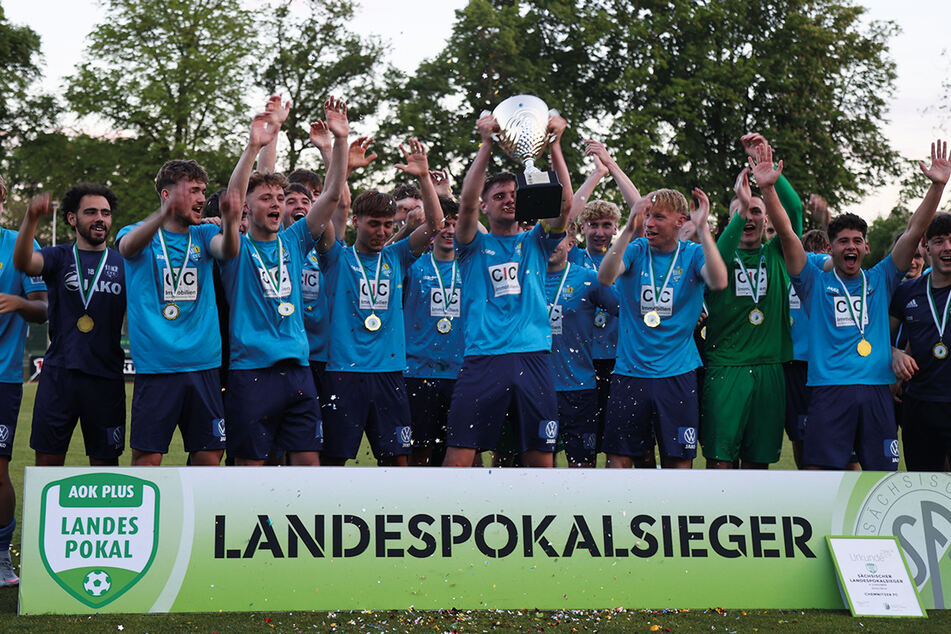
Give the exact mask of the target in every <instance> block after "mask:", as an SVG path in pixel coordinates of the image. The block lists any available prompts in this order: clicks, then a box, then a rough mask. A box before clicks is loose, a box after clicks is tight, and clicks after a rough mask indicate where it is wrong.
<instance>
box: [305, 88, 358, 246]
mask: <svg viewBox="0 0 951 634" xmlns="http://www.w3.org/2000/svg"><path fill="white" fill-rule="evenodd" d="M324 116H325V118H326V120H327V128H328V130H330V133H331V134H332V135H333V139H334V146H333V155H332V157H331V159H330V165H329V167H328V168H327V177H326V178H325V180H324V188H323V189H322V190H321V191H320V196H318V197H317V200H315V201H314V204H313V206H312V207H311V208H310V212H309V213H308V214H307V227H308V228H309V229H310V234H311V235H312V236H313V237H314V239H315V240H317V239H320V238H321V236H323V235H324V231H325V229H326V228H327V227H328V226H329V225H330V224H331V222H332V217H333V214H334V211H335V210H336V209H337V205H338V204H339V203H340V200H341V198H343V190H344V188H345V187H346V186H347V151H348V146H347V142H348V139H349V136H350V121H349V120H348V119H347V104H346V103H344V102H343V101H342V100H340V99H334V98H333V97H331V98H330V99H328V100H327V101H326V102H324ZM331 231H333V230H332V229H331ZM332 245H333V236H332V235H331V236H330V240H329V241H328V240H321V242H320V244H319V245H318V250H320V252H321V253H326V252H327V250H329V249H330V247H331V246H332Z"/></svg>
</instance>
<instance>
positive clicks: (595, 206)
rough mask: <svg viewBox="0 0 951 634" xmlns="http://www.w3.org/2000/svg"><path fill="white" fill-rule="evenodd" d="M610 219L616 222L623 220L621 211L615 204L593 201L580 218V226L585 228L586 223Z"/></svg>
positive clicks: (586, 206)
mask: <svg viewBox="0 0 951 634" xmlns="http://www.w3.org/2000/svg"><path fill="white" fill-rule="evenodd" d="M602 218H608V219H610V220H613V221H614V222H618V221H619V220H621V210H620V209H618V206H617V205H615V204H614V203H611V202H608V201H606V200H592V201H589V202H588V204H586V205H585V206H584V209H583V210H582V212H581V215H579V216H578V226H579V227H583V226H584V223H586V222H591V221H593V220H601V219H602Z"/></svg>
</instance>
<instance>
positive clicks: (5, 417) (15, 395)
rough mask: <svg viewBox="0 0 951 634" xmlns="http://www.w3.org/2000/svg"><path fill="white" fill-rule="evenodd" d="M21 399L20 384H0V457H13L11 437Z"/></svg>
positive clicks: (13, 433) (15, 430) (21, 386)
mask: <svg viewBox="0 0 951 634" xmlns="http://www.w3.org/2000/svg"><path fill="white" fill-rule="evenodd" d="M22 399H23V384H22V383H0V457H6V458H10V457H11V456H13V437H14V436H16V433H17V417H18V416H19V415H20V401H21V400H22Z"/></svg>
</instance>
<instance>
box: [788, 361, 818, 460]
mask: <svg viewBox="0 0 951 634" xmlns="http://www.w3.org/2000/svg"><path fill="white" fill-rule="evenodd" d="M783 374H784V375H785V376H786V435H787V436H789V440H793V441H795V440H802V434H803V429H804V428H805V423H806V414H808V413H809V396H810V394H811V390H812V388H810V387H807V386H806V378H807V376H808V374H809V364H808V363H806V362H805V361H787V362H786V363H784V364H783Z"/></svg>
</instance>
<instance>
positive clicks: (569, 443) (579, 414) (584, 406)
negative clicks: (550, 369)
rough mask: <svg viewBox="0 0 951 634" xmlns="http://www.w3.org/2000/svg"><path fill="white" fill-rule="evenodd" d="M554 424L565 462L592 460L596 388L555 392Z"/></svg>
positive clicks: (594, 455)
mask: <svg viewBox="0 0 951 634" xmlns="http://www.w3.org/2000/svg"><path fill="white" fill-rule="evenodd" d="M558 427H559V428H560V430H561V440H562V442H563V443H564V445H565V456H567V458H568V462H569V463H572V464H577V463H579V462H594V461H595V459H596V458H597V456H598V392H597V390H566V391H564V392H558Z"/></svg>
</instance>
